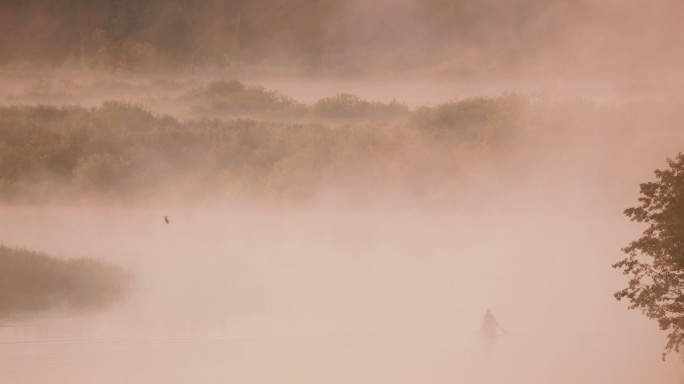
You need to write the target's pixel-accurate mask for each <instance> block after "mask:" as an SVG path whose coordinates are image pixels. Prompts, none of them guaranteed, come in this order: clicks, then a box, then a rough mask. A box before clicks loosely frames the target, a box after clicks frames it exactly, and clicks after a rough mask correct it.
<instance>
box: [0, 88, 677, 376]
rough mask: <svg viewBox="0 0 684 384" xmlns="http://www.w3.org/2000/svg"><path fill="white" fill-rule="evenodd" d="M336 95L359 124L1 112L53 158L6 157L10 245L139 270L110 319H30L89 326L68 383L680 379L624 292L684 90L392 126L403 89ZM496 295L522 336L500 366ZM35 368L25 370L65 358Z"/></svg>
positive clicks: (139, 111) (44, 328) (72, 329)
mask: <svg viewBox="0 0 684 384" xmlns="http://www.w3.org/2000/svg"><path fill="white" fill-rule="evenodd" d="M226 84H230V83H226ZM330 100H332V101H335V102H336V103H338V104H335V103H333V104H331V105H333V106H335V107H337V108H340V109H339V110H342V111H343V112H344V113H346V114H347V115H344V114H343V115H340V116H341V117H340V116H334V118H332V119H331V118H327V117H325V116H322V115H316V114H315V111H316V109H315V108H316V105H315V104H313V105H311V104H303V105H304V107H306V108H305V109H304V112H297V113H303V114H301V115H297V116H296V117H295V118H293V120H292V121H291V122H286V123H279V122H277V121H269V119H267V118H266V117H264V116H265V115H263V114H261V112H262V110H259V111H258V112H257V113H255V112H253V111H252V112H250V114H249V116H248V117H243V116H237V117H234V118H233V117H230V116H228V117H225V118H224V119H225V120H213V121H212V120H202V119H200V120H177V119H176V118H173V117H171V116H163V115H157V114H155V113H151V112H149V111H148V110H146V109H145V108H144V107H141V106H136V105H132V104H128V103H125V102H120V103H107V104H103V105H101V106H98V107H94V108H81V107H49V106H37V107H34V106H23V107H17V106H8V107H4V108H3V109H2V111H0V112H1V113H2V115H3V119H4V120H3V121H4V123H3V124H5V125H3V131H2V132H3V135H4V136H3V146H4V147H3V148H4V149H5V150H4V151H3V155H4V156H8V154H9V153H14V154H15V156H19V154H20V153H21V152H20V151H18V149H19V148H25V149H31V150H36V151H37V152H36V153H39V154H40V153H42V154H43V155H42V156H43V157H41V156H35V157H34V159H35V160H34V161H33V162H29V163H28V164H33V165H30V166H27V167H26V168H23V169H24V171H21V172H15V173H12V171H13V170H14V171H16V169H15V168H14V167H16V166H18V165H19V164H24V163H21V162H15V161H8V162H6V163H3V167H4V168H2V169H3V170H4V171H3V172H5V173H4V174H3V175H4V179H3V182H4V184H3V188H4V189H3V193H4V194H5V195H4V196H5V199H7V200H6V201H7V202H6V203H5V204H4V205H3V206H2V215H0V218H1V219H0V233H2V242H3V244H6V245H10V246H18V247H27V248H30V249H35V250H39V251H45V252H49V253H51V254H56V255H62V256H64V257H81V256H87V257H95V258H100V259H102V260H106V261H108V262H112V263H114V264H116V265H120V266H122V267H124V268H126V269H128V270H130V271H131V272H132V273H133V275H134V283H133V285H134V286H133V293H132V294H131V295H130V297H128V298H127V299H126V300H124V301H123V302H121V303H120V304H119V305H117V306H114V307H113V308H111V309H109V310H107V311H105V312H101V313H96V314H89V315H87V316H80V317H79V316H76V317H73V318H70V319H71V320H69V322H68V324H69V326H65V325H64V323H63V322H62V320H59V319H61V317H59V316H58V317H56V318H55V317H52V315H51V316H48V315H45V316H38V317H36V318H34V319H33V320H27V322H26V323H25V324H24V327H25V328H24V329H25V330H24V331H23V332H25V333H24V334H27V333H28V334H35V335H37V336H38V337H39V338H48V339H49V338H51V337H56V336H60V335H61V336H62V337H63V338H67V339H69V340H78V341H68V342H64V341H60V342H57V343H56V344H53V345H52V346H51V347H49V348H50V351H52V352H50V353H54V354H55V355H54V356H61V357H60V359H61V360H59V362H55V363H54V364H55V366H61V367H62V368H61V369H62V370H63V371H64V372H65V380H68V381H69V382H90V381H92V380H99V381H100V382H108V381H107V380H109V382H118V381H120V380H124V381H127V382H147V381H159V380H165V381H166V382H182V381H187V380H199V381H200V382H208V383H209V382H223V381H225V380H226V379H231V380H235V381H240V382H253V383H263V382H273V381H277V382H295V381H297V382H305V383H307V382H308V383H313V382H322V381H325V382H340V383H343V382H350V381H361V382H369V383H370V382H373V383H377V382H387V381H402V382H419V381H421V382H422V381H433V382H453V381H462V382H473V383H489V382H500V383H504V382H506V383H511V382H512V383H523V382H524V383H530V382H532V383H535V382H537V383H545V382H550V381H553V382H567V383H576V382H596V383H601V382H624V383H642V382H651V381H657V382H663V383H665V382H672V383H674V382H678V381H679V380H681V377H682V370H681V368H680V367H679V362H678V360H679V356H671V357H670V359H669V360H668V361H667V362H665V363H663V362H661V361H660V352H661V350H662V347H663V345H664V335H663V334H662V333H660V332H659V331H658V330H657V325H656V324H654V323H653V322H650V321H648V320H646V319H645V318H644V317H643V316H642V315H641V314H639V313H637V312H634V311H629V310H627V309H626V308H625V305H624V304H623V303H618V302H617V301H615V299H614V298H613V296H612V293H613V292H615V291H617V290H619V289H621V288H622V287H623V285H624V284H625V280H626V279H624V278H623V276H621V274H620V273H618V272H617V271H616V270H613V269H612V268H611V267H610V265H611V264H612V263H614V262H615V261H616V260H618V259H619V258H620V257H621V252H620V248H621V247H623V246H624V245H626V244H627V243H628V242H629V241H631V240H633V239H634V238H635V237H636V236H637V235H638V234H639V233H640V231H641V228H638V227H637V226H636V225H634V224H631V223H629V222H628V220H627V219H626V218H625V217H624V216H623V215H622V210H623V209H624V208H627V207H629V206H632V205H633V204H635V202H636V197H637V192H638V184H639V183H640V182H644V181H647V180H650V179H651V178H652V172H653V170H654V169H656V168H662V167H663V166H664V165H665V157H668V156H669V157H671V156H673V155H674V154H676V153H677V151H678V150H679V147H678V143H680V142H681V141H680V140H681V139H682V136H681V135H682V134H681V130H680V129H679V125H680V123H681V121H682V118H684V115H682V113H681V109H680V108H679V104H678V103H677V102H662V101H642V102H639V103H622V104H604V103H596V102H592V101H589V100H570V101H568V100H565V99H564V100H555V99H553V98H540V97H536V96H535V97H532V96H526V95H520V94H505V95H500V96H497V97H492V98H479V99H465V100H459V101H453V102H445V103H443V104H438V105H434V106H429V107H417V108H408V107H405V109H402V110H400V111H399V113H398V114H397V115H391V114H390V118H388V117H387V115H381V118H380V119H379V120H376V121H373V120H372V118H371V117H372V115H370V116H371V117H369V115H367V114H366V115H363V113H371V112H372V111H373V109H372V108H373V106H374V105H375V106H376V107H383V106H384V105H386V104H384V103H382V102H377V103H376V104H373V103H372V102H367V101H365V100H363V99H359V98H353V97H351V98H350V97H347V96H345V97H342V98H341V99H340V98H337V99H335V98H331V99H330ZM350 105H351V106H352V107H354V108H356V109H354V108H352V109H341V108H342V106H345V107H348V106H350ZM359 108H361V109H359ZM364 108H366V109H364ZM368 108H370V109H368ZM383 108H384V107H383ZM339 110H333V111H339ZM368 111H371V112H368ZM360 113H361V114H362V115H361V116H358V115H357V114H360ZM17 122H21V124H23V125H18V123H17ZM17 126H23V127H24V128H23V129H24V130H23V131H21V130H16V129H15V130H14V131H13V130H12V127H17ZM28 133H31V134H28ZM42 136H44V137H48V138H50V139H49V140H43V139H41V137H42ZM188 138H191V139H188ZM217 138H222V140H224V141H223V144H222V145H224V146H222V147H216V146H215V145H216V143H217ZM79 140H80V141H79ZM174 140H177V141H174ZM36 143H38V144H40V143H43V144H40V145H37V144H36ZM191 143H195V145H196V146H195V147H194V149H192V151H194V152H192V151H191V152H183V151H184V150H185V151H187V150H188V148H190V146H189V145H190V144H191ZM41 145H42V146H41ZM55 145H56V150H55V147H53V146H55ZM245 146H248V147H247V148H250V149H249V150H245V148H246V147H245ZM207 148H209V149H212V148H213V150H214V152H213V153H215V155H220V156H224V157H218V158H216V157H215V158H213V159H214V160H215V159H222V161H223V162H222V163H216V162H214V163H212V162H211V161H209V162H207V160H211V159H212V158H211V157H209V153H211V152H209V151H207V150H206V149H207ZM8 150H10V151H8ZM11 150H15V152H11ZM74 151H75V152H74ZM74 153H77V154H78V155H77V156H74V157H73V158H74V161H75V162H74V163H70V162H69V159H70V157H69V155H70V154H71V155H73V154H74ZM140 154H143V156H140ZM60 155H61V157H59V156H60ZM105 155H106V156H105ZM45 156H57V157H45ZM41 159H43V160H41ZM45 159H47V160H45ZM50 159H52V160H50ZM58 159H60V160H61V162H56V160H58ZM88 159H90V160H88ZM93 159H95V160H93ZM41 161H43V162H41ZM88 161H90V162H93V161H98V163H94V164H96V165H97V166H98V167H100V168H98V167H95V166H94V165H93V163H90V165H89V166H86V165H84V164H89V163H88ZM84 162H85V163H84ZM174 162H176V163H174ZM57 164H61V165H62V167H61V168H60V167H56V165H57ZM112 164H114V165H116V164H119V165H120V166H119V167H118V168H116V167H114V168H112ZM130 164H135V165H136V166H135V167H132V166H130ZM158 164H166V166H165V167H164V168H162V169H160V168H154V165H158ZM168 164H175V165H173V166H168ZM148 165H153V167H147V166H148ZM209 165H211V166H213V168H210V167H209ZM285 165H288V166H285ZM41 167H42V168H41ZM69 167H73V168H69ZM113 171H116V172H118V173H116V172H114V173H112V172H113ZM276 171H277V172H276ZM60 172H61V173H60ZM79 172H82V174H80V173H79ZM108 172H109V173H108ZM155 172H156V173H155ZM26 175H31V177H26ZM60 175H61V176H62V177H61V178H60V177H59V176H60ZM86 176H88V177H89V178H88V177H86ZM117 177H120V178H119V179H117ZM117 180H118V181H117ZM122 180H123V181H124V182H123V183H122V182H121V181H122ZM113 182H114V183H113ZM112 183H113V184H112ZM226 186H228V187H226ZM41 188H43V189H42V191H41ZM288 188H291V189H288ZM27 191H28V192H30V193H27ZM288 191H290V192H291V193H288ZM292 191H294V192H292ZM48 192H51V193H52V194H51V193H48ZM12 202H14V203H12ZM165 217H166V218H167V219H168V221H169V222H168V223H166V222H165ZM487 308H491V309H492V310H493V312H494V314H495V316H496V317H497V318H498V320H499V322H500V324H501V326H502V327H503V328H505V329H506V331H507V335H506V336H505V337H502V338H501V339H500V340H498V342H497V343H496V345H495V346H494V348H493V351H492V356H491V357H490V358H489V359H488V358H487V354H486V351H485V348H484V346H483V345H482V342H481V340H480V335H479V329H480V325H481V324H480V323H481V320H482V315H483V314H484V312H485V310H486V309H487ZM56 319H57V320H56ZM33 324H35V325H33ZM26 329H28V330H26ZM31 332H33V333H31ZM10 337H15V338H17V336H16V335H15V336H10ZM19 339H21V338H20V337H19ZM98 345H99V347H98ZM76 346H79V347H78V348H81V349H80V350H81V351H84V352H78V353H77V352H73V348H75V347H76ZM31 348H34V347H31ZM31 348H29V347H27V346H26V345H24V344H22V347H21V348H20V350H19V352H16V351H15V352H11V351H10V350H9V349H7V348H3V349H2V353H3V356H23V357H28V359H27V360H25V361H32V360H31V359H30V357H31V356H34V354H35V353H39V351H40V350H35V349H31ZM39 348H40V347H39ZM103 348H104V352H103ZM63 349H66V350H68V351H72V352H69V353H65V352H64V351H63ZM12 353H14V355H13V354H12ZM40 353H42V352H40ZM103 353H104V354H105V355H106V356H110V357H111V356H114V357H111V358H109V359H107V360H106V361H108V362H105V361H103V360H98V359H99V358H98V356H102V355H103ZM136 356H137V357H136ZM81 361H86V362H87V364H86V365H87V366H86V367H82V366H80V363H79V362H81ZM22 364H27V363H25V362H19V361H15V363H13V366H14V367H15V368H14V370H13V371H12V372H13V374H14V375H15V376H14V377H15V378H17V380H21V379H25V380H27V381H29V382H32V381H33V382H36V381H40V380H41V379H44V377H42V376H41V374H42V373H40V372H49V371H50V370H51V369H53V368H54V367H55V366H53V365H51V364H53V363H50V364H47V363H46V364H45V365H42V367H43V368H44V369H42V370H38V371H36V370H28V369H22V368H21V367H22V366H23V365H22ZM60 364H61V365H60ZM75 366H79V368H78V370H76V369H75V368H72V367H75ZM76 372H78V375H77V374H76Z"/></svg>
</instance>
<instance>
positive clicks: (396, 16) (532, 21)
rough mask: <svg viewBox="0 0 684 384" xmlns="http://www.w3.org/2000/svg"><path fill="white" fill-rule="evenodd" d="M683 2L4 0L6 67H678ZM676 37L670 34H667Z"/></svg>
mask: <svg viewBox="0 0 684 384" xmlns="http://www.w3.org/2000/svg"><path fill="white" fill-rule="evenodd" d="M682 7H683V6H682V3H681V2H677V1H669V0H660V1H655V2H651V3H649V6H648V11H649V12H641V11H640V9H638V7H634V6H627V5H625V4H622V3H621V2H605V1H594V0H578V1H571V0H559V1H552V2H550V1H545V0H510V1H499V0H481V1H471V0H421V1H417V0H391V1H390V0H376V1H361V0H260V1H248V0H235V1H223V0H118V1H109V0H78V1H48V0H7V1H3V2H2V3H1V4H0V65H3V64H12V63H14V64H17V63H31V64H38V65H43V66H54V65H61V64H64V63H72V64H85V65H87V66H89V67H91V68H98V69H103V70H112V69H123V70H132V71H145V70H150V69H152V68H157V69H158V68H167V69H178V68H184V69H188V70H190V69H193V68H195V67H202V66H218V67H222V68H232V67H235V66H240V65H248V66H252V65H262V66H263V65H266V66H269V65H272V66H283V65H286V66H294V67H296V68H299V69H300V70H303V71H308V72H311V73H319V72H324V73H337V74H358V73H365V72H368V71H370V70H373V69H374V68H375V69H377V68H382V69H385V70H386V69H394V70H401V71H406V70H409V71H411V70H417V69H420V70H422V71H427V72H429V73H432V74H436V75H440V74H441V75H453V76H471V75H476V74H478V73H484V74H492V73H510V72H516V71H519V70H530V68H536V67H539V66H549V68H555V69H556V70H558V69H563V70H567V69H568V68H569V67H571V66H575V67H581V68H583V69H596V68H603V69H613V70H617V69H619V70H627V69H629V70H635V69H638V67H639V65H641V64H643V65H653V64H654V63H658V65H659V66H668V67H671V68H676V65H677V64H681V60H680V59H681V57H680V56H681V55H680V56H677V55H672V54H671V53H672V52H673V51H674V50H676V49H677V46H676V45H675V42H677V41H679V40H677V36H680V37H681V36H682V34H683V33H684V32H682V29H681V28H679V27H678V26H679V24H678V23H677V19H676V17H678V16H677V15H681V11H682ZM666 37H669V38H666Z"/></svg>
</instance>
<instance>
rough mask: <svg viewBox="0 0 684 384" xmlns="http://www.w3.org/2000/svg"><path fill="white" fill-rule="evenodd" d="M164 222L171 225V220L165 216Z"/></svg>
mask: <svg viewBox="0 0 684 384" xmlns="http://www.w3.org/2000/svg"><path fill="white" fill-rule="evenodd" d="M164 222H165V223H166V224H168V223H169V218H168V217H166V216H164Z"/></svg>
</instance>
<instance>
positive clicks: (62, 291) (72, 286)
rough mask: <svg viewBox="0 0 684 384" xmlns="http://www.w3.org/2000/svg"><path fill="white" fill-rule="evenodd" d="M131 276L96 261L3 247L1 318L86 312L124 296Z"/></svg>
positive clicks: (0, 247) (0, 261) (0, 248)
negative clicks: (55, 311) (47, 312)
mask: <svg viewBox="0 0 684 384" xmlns="http://www.w3.org/2000/svg"><path fill="white" fill-rule="evenodd" d="M129 281H130V275H129V274H128V273H127V272H126V271H124V270H123V269H121V268H119V267H117V266H114V265H111V264H107V263H103V262H101V261H98V260H94V259H87V258H81V259H69V260H66V259H59V258H54V257H50V256H48V255H46V254H43V253H39V252H33V251H29V250H26V249H17V248H9V247H6V246H3V245H0V316H2V315H11V314H17V313H24V312H33V311H39V310H45V309H52V308H69V309H86V308H94V307H100V306H104V305H107V304H110V303H112V302H114V301H116V300H117V299H120V298H122V297H123V295H124V294H125V293H126V290H127V286H128V284H129Z"/></svg>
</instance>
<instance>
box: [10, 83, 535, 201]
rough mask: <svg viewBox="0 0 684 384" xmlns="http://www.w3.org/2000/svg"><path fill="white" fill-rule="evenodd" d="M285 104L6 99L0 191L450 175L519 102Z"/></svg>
mask: <svg viewBox="0 0 684 384" xmlns="http://www.w3.org/2000/svg"><path fill="white" fill-rule="evenodd" d="M226 84H227V85H226ZM226 84H223V85H222V86H229V85H231V84H232V86H233V87H237V88H241V87H240V86H239V85H237V84H239V83H237V84H236V83H226ZM278 100H279V99H278ZM279 102H283V101H282V100H280V101H279ZM288 102H289V101H288ZM291 103H293V104H295V105H296V107H295V108H294V110H295V111H296V112H297V113H303V115H302V116H300V117H299V119H298V120H294V121H292V122H287V123H285V122H270V121H268V120H260V119H255V118H240V117H237V118H228V119H226V120H209V119H201V120H190V121H179V120H177V119H175V118H172V117H170V116H164V115H155V114H153V113H151V112H149V111H148V110H146V109H144V108H143V107H141V106H137V105H133V104H129V103H124V102H105V103H104V104H102V105H101V106H100V107H97V108H84V107H80V106H65V107H54V106H10V107H2V108H0V198H2V199H5V200H16V199H18V200H31V199H38V200H44V199H50V198H57V199H62V198H70V199H74V198H79V197H80V196H90V197H92V196H96V197H104V198H126V197H134V196H138V197H139V196H140V195H147V196H149V195H151V194H157V193H160V192H161V193H164V191H169V190H174V189H183V188H196V190H197V191H211V192H209V193H220V192H235V193H249V194H251V195H255V194H257V195H259V194H260V195H265V196H270V197H276V198H302V197H309V196H312V195H314V194H316V193H317V192H319V191H320V190H321V189H323V188H326V187H331V186H333V187H334V186H340V185H343V186H345V187H346V188H353V186H362V185H366V186H367V185H369V181H372V183H371V184H372V185H375V186H379V185H381V184H382V183H386V184H387V185H388V186H389V185H390V184H396V186H397V187H400V188H412V186H414V185H421V188H429V186H430V185H431V182H430V181H429V179H430V178H431V177H433V178H435V179H440V180H441V179H444V178H450V177H453V176H455V175H456V174H457V173H458V171H459V167H461V166H462V164H461V162H460V161H459V157H460V156H462V155H464V154H465V153H466V152H469V151H470V152H472V151H481V152H486V151H488V150H491V151H498V150H499V149H500V148H501V147H502V143H505V141H506V139H507V138H508V137H510V135H511V134H512V133H513V132H515V130H516V128H517V126H518V125H519V122H520V116H521V114H522V113H523V111H524V108H525V103H526V101H525V99H524V98H523V97H521V96H517V95H514V94H507V95H504V96H501V97H498V98H492V99H469V100H463V101H458V102H451V103H446V104H442V105H439V106H436V107H433V108H427V107H426V108H421V109H418V110H416V111H413V112H410V111H408V109H407V108H406V107H404V106H403V105H400V104H396V103H388V104H383V103H378V102H369V101H365V100H361V99H359V98H357V97H354V96H351V95H345V94H343V95H338V96H336V97H332V98H328V99H323V100H321V101H319V102H317V103H315V104H313V105H311V106H307V105H300V104H298V103H295V102H291ZM287 105H290V104H287ZM262 107H264V106H263V105H262ZM269 107H271V105H270V104H268V103H267V104H266V105H265V107H264V108H269ZM248 108H256V107H254V106H248ZM300 110H304V112H300ZM321 116H323V118H322V117H321ZM326 121H336V122H337V123H335V124H333V123H326ZM469 165H472V164H469ZM190 186H192V187H190Z"/></svg>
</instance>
